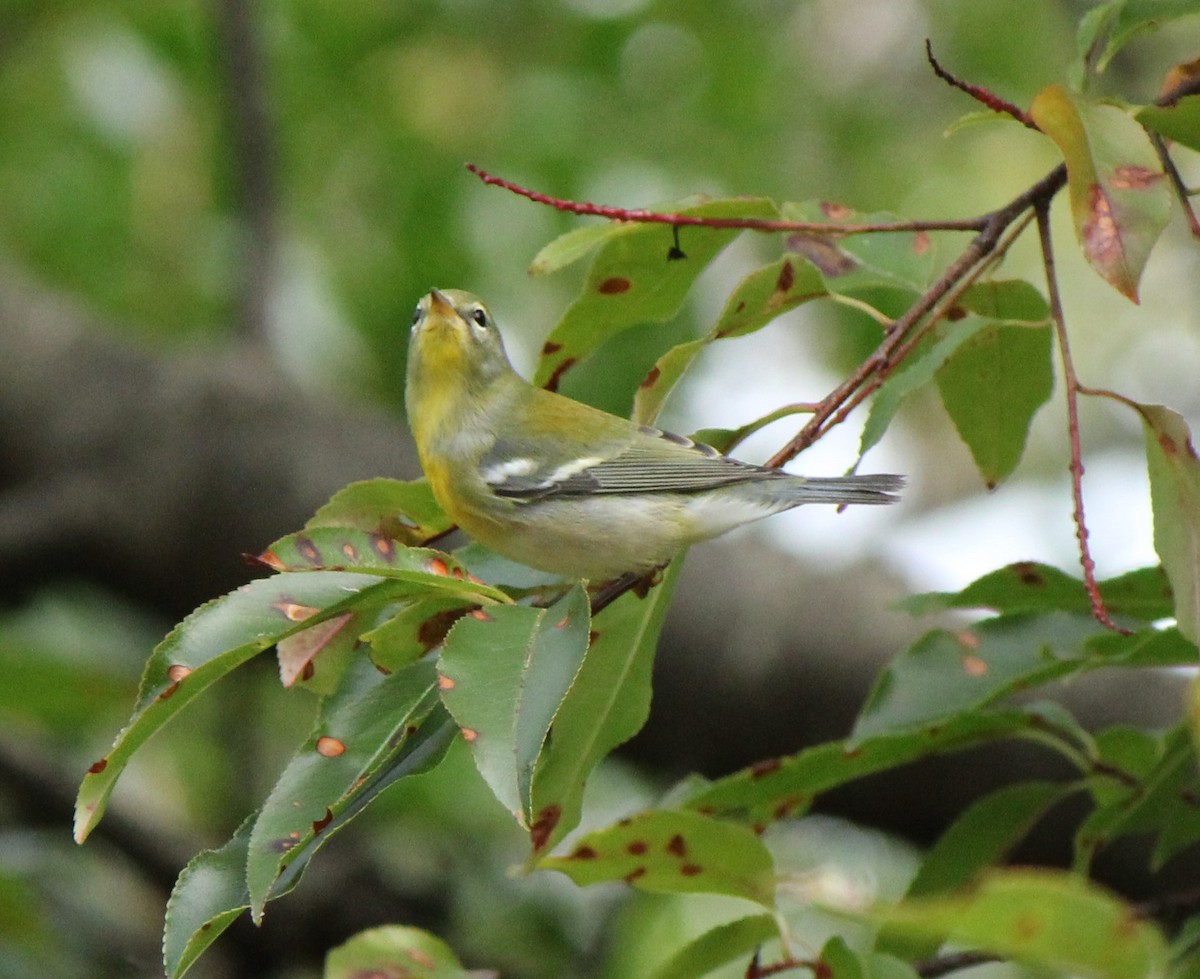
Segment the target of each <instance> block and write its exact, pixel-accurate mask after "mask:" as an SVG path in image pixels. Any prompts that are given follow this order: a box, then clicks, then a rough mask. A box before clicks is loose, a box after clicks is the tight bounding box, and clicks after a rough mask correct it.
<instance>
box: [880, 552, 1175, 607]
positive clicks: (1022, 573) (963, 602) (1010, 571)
mask: <svg viewBox="0 0 1200 979" xmlns="http://www.w3.org/2000/svg"><path fill="white" fill-rule="evenodd" d="M1098 587H1099V588H1100V595H1101V597H1102V598H1103V599H1104V604H1105V607H1106V608H1107V609H1108V611H1109V612H1110V613H1111V614H1113V615H1115V616H1127V617H1129V618H1132V619H1138V620H1141V621H1144V622H1154V621H1156V620H1158V619H1164V618H1167V617H1168V616H1170V615H1171V614H1172V609H1173V608H1174V606H1173V603H1172V599H1171V587H1170V584H1169V583H1168V581H1167V577H1166V574H1165V573H1164V572H1163V569H1162V568H1160V567H1159V568H1139V569H1137V570H1136V571H1130V572H1128V573H1126V574H1123V575H1118V576H1117V577H1115V578H1109V579H1108V580H1106V581H1102V582H1100V583H1099V586H1098ZM897 607H898V608H900V609H902V610H904V611H906V612H909V613H911V614H913V615H928V614H929V613H931V612H943V611H946V610H947V609H954V608H962V609H968V608H989V609H992V610H993V611H996V612H1052V611H1057V612H1077V613H1088V612H1090V611H1091V608H1092V603H1091V599H1090V598H1089V597H1088V593H1087V589H1086V588H1085V587H1084V584H1083V582H1082V581H1081V580H1080V579H1079V578H1076V577H1074V576H1073V575H1069V574H1067V573H1066V572H1064V571H1060V570H1059V569H1058V568H1054V567H1051V566H1050V565H1048V564H1039V563H1038V562H1036V561H1018V562H1016V563H1015V564H1009V565H1006V566H1005V567H1003V568H998V569H997V570H995V571H990V572H988V573H987V574H985V575H984V576H983V577H981V578H977V579H976V580H975V581H973V582H971V584H969V585H967V587H966V588H964V589H963V590H962V591H959V592H927V593H925V594H921V595H912V596H909V597H908V598H905V599H903V600H902V601H900V602H898V603H897Z"/></svg>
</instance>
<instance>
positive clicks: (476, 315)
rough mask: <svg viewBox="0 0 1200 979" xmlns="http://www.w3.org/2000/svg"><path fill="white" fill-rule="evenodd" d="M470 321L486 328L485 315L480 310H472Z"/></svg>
mask: <svg viewBox="0 0 1200 979" xmlns="http://www.w3.org/2000/svg"><path fill="white" fill-rule="evenodd" d="M471 319H473V320H474V321H475V322H476V323H478V324H479V325H480V326H487V313H485V312H484V311H483V310H482V309H476V310H472V311H471Z"/></svg>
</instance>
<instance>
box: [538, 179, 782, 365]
mask: <svg viewBox="0 0 1200 979" xmlns="http://www.w3.org/2000/svg"><path fill="white" fill-rule="evenodd" d="M670 210H671V212H672V213H678V214H685V215H694V216H697V217H715V218H740V217H746V218H774V217H777V216H778V211H777V209H776V207H775V205H774V204H773V203H772V202H771V201H769V200H766V199H765V198H749V197H747V198H732V199H727V200H716V201H706V202H703V203H697V204H688V205H686V206H683V207H672V208H670ZM585 230H586V231H587V232H588V233H589V234H588V235H587V241H588V243H589V247H591V246H592V245H595V244H600V245H601V247H600V249H599V251H598V252H597V253H596V256H595V257H594V258H593V259H592V263H591V265H590V266H589V268H588V272H587V276H586V279H585V281H584V284H583V291H582V292H581V293H580V295H579V297H578V298H577V299H576V300H575V301H574V302H573V303H572V304H571V305H570V306H569V307H568V309H567V311H566V312H565V313H564V314H563V317H562V319H560V320H559V322H558V324H557V325H556V326H555V327H554V329H553V330H552V331H551V333H550V336H549V337H548V338H547V339H546V343H545V345H544V346H543V348H542V356H541V359H540V360H539V362H538V367H537V370H536V372H535V374H534V381H533V382H534V383H535V384H538V385H543V386H548V387H552V388H553V387H557V386H558V381H559V379H560V378H561V377H562V375H563V373H564V372H565V371H567V370H568V369H570V367H571V366H572V365H573V364H575V363H576V362H577V361H579V360H581V359H582V358H584V357H586V356H588V355H589V354H590V353H592V352H593V351H594V350H596V349H597V348H598V347H600V346H601V345H602V344H603V343H604V342H605V341H606V340H608V339H610V338H611V337H613V336H615V335H616V334H618V333H620V332H622V331H624V330H627V329H628V328H629V327H631V326H635V325H636V324H638V323H662V322H665V321H667V320H669V319H671V318H672V317H673V316H674V315H675V314H676V313H677V312H678V311H679V308H680V306H682V304H683V301H684V299H685V298H686V296H687V293H688V291H689V290H690V289H691V287H692V283H693V282H695V280H696V277H697V276H698V275H699V274H700V273H701V272H702V271H704V269H705V267H706V266H707V265H708V263H709V262H711V261H712V260H713V258H715V257H716V255H717V254H718V253H719V252H720V251H721V250H722V249H724V248H725V246H726V245H728V244H729V243H730V242H731V241H733V240H734V239H735V238H736V237H737V236H738V235H740V234H741V233H742V232H741V230H739V229H735V228H729V229H720V228H696V229H691V228H684V229H682V230H681V232H680V234H681V235H682V241H683V251H684V253H685V256H686V257H683V258H677V259H672V258H670V257H668V256H669V254H670V252H671V249H672V247H673V245H674V236H673V234H672V230H671V226H669V225H665V224H643V223H633V222H629V223H613V224H610V225H608V226H606V227H605V228H604V231H605V232H606V233H605V234H601V232H600V231H599V230H593V229H591V228H588V229H585ZM550 247H551V248H552V247H553V245H552V246H550ZM567 251H569V253H570V255H571V256H572V260H573V259H574V258H578V257H580V254H582V252H580V251H579V247H578V245H577V244H576V243H572V244H571V245H570V248H569V249H567ZM545 255H546V252H545V250H543V254H542V255H540V256H539V257H538V259H535V260H534V268H535V269H540V268H541V267H542V266H541V265H540V264H539V263H540V262H541V263H545V265H546V266H547V267H558V265H560V264H562V263H561V260H560V259H558V258H553V257H551V259H547V258H546V257H545Z"/></svg>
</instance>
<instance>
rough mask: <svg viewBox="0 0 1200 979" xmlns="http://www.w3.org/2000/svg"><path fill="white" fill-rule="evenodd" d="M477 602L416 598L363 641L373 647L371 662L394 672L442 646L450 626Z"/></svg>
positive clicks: (447, 597)
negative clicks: (435, 647)
mask: <svg viewBox="0 0 1200 979" xmlns="http://www.w3.org/2000/svg"><path fill="white" fill-rule="evenodd" d="M474 604H475V603H474V602H472V601H470V600H469V599H467V598H465V597H460V596H457V595H444V594H442V595H439V594H435V595H430V596H428V597H426V598H420V599H415V600H413V601H411V602H410V603H409V604H407V605H405V606H404V607H403V608H402V609H400V611H398V612H397V613H396V614H395V615H393V616H392V617H391V618H389V619H387V620H386V621H384V622H382V623H380V624H379V625H378V626H376V627H375V628H374V629H372V630H370V631H369V632H364V633H363V634H362V635H361V636H360V637H359V638H360V639H361V640H362V641H363V642H366V643H370V645H371V660H372V662H374V663H375V665H376V666H378V667H379V668H380V669H381V670H386V671H387V672H389V673H394V672H396V671H397V670H401V669H403V668H404V667H406V666H408V664H409V663H413V662H415V661H416V660H418V659H420V658H421V657H422V656H424V655H425V654H426V653H427V652H429V651H430V650H431V649H433V648H434V646H437V645H439V644H440V643H441V642H442V641H443V640H444V639H445V638H446V633H448V632H449V631H450V627H451V626H453V625H454V623H455V622H457V621H458V620H459V619H460V618H461V617H462V616H463V615H464V614H465V613H466V611H467V610H468V609H469V608H471V607H472V606H473V605H474Z"/></svg>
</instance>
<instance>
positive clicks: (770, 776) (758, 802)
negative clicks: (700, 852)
mask: <svg viewBox="0 0 1200 979" xmlns="http://www.w3.org/2000/svg"><path fill="white" fill-rule="evenodd" d="M1053 727H1054V722H1053V720H1050V719H1047V718H1045V717H1043V714H1042V712H1041V711H1040V710H1039V709H1036V708H1033V707H1029V708H1025V709H1022V710H1017V709H1011V710H1005V711H988V712H984V711H977V712H974V713H969V714H960V715H958V716H956V717H953V718H951V719H950V720H948V721H946V722H945V723H936V724H930V725H928V726H926V727H919V728H917V729H914V730H911V731H906V732H904V733H895V734H892V733H884V734H879V735H875V736H872V737H865V738H862V739H861V740H857V741H855V742H851V741H849V740H845V741H832V742H828V743H826V744H821V745H816V746H814V747H811V748H806V749H804V750H803V751H801V752H798V753H797V754H794V755H789V756H787V757H784V758H774V759H768V760H766V761H762V762H758V763H757V764H754V765H751V766H750V767H749V768H745V769H742V770H741V771H739V772H734V773H733V774H732V775H727V776H725V777H724V778H720V779H717V780H716V781H715V782H713V783H712V784H710V785H707V786H702V787H700V788H699V789H697V790H696V791H694V792H692V793H691V794H690V795H689V796H688V797H687V799H686V804H687V806H688V807H689V808H692V809H697V810H701V811H703V812H707V813H712V814H714V815H718V816H722V817H727V818H738V819H742V820H745V821H746V822H748V823H750V824H751V825H753V826H755V827H761V826H765V825H766V824H767V823H769V822H771V821H772V820H778V819H784V818H791V817H795V816H797V815H801V814H803V813H804V812H805V811H807V810H808V809H809V808H810V807H811V806H812V805H813V803H814V802H815V801H816V800H817V798H818V797H819V796H820V794H821V793H822V792H827V791H828V790H830V789H834V788H837V787H838V786H840V785H845V784H846V783H848V782H852V781H855V780H857V779H860V778H864V777H865V776H867V775H872V774H874V773H876V772H881V771H886V770H888V769H891V768H897V767H899V766H901V765H906V764H908V763H910V762H913V761H916V760H917V759H919V758H925V757H927V756H930V755H938V754H946V753H950V752H954V751H962V750H964V749H966V748H970V747H973V746H975V745H978V744H981V743H983V742H986V741H991V740H997V739H999V738H1004V737H1010V736H1013V735H1020V734H1022V733H1030V732H1038V733H1039V734H1044V733H1045V732H1047V731H1049V730H1051V729H1052V728H1053Z"/></svg>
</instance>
